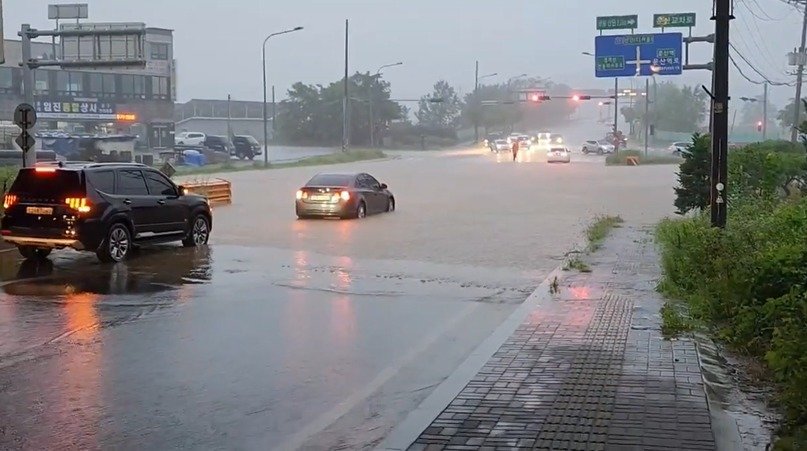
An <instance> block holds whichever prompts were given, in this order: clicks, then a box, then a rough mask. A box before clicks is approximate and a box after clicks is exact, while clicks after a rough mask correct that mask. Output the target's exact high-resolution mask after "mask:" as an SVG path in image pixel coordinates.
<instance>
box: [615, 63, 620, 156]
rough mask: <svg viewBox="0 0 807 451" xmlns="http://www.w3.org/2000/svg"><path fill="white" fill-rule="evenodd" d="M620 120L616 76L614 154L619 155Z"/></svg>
mask: <svg viewBox="0 0 807 451" xmlns="http://www.w3.org/2000/svg"><path fill="white" fill-rule="evenodd" d="M618 121H619V79H618V78H614V155H619V144H620V142H619V141H617V139H616V137H617V134H616V133H617V131H619V127H618V126H617V122H618Z"/></svg>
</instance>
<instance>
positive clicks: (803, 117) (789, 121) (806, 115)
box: [777, 100, 807, 131]
mask: <svg viewBox="0 0 807 451" xmlns="http://www.w3.org/2000/svg"><path fill="white" fill-rule="evenodd" d="M802 102H804V101H802ZM806 110H807V103H804V104H803V105H802V106H801V108H799V123H802V122H804V121H807V111H806ZM795 113H796V102H795V101H794V100H791V101H790V103H788V104H787V106H785V107H784V108H783V109H782V110H781V111H779V116H777V119H779V124H781V126H782V128H784V129H786V130H788V131H789V130H791V128H792V127H793V115H794V114H795Z"/></svg>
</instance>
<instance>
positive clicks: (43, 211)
mask: <svg viewBox="0 0 807 451" xmlns="http://www.w3.org/2000/svg"><path fill="white" fill-rule="evenodd" d="M25 212H26V213H28V214H29V215H52V214H53V208H52V207H27V208H26V209H25Z"/></svg>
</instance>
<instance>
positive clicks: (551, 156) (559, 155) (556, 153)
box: [546, 146, 572, 163]
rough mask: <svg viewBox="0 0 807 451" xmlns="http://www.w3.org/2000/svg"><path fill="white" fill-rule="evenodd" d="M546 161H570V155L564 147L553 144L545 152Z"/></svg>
mask: <svg viewBox="0 0 807 451" xmlns="http://www.w3.org/2000/svg"><path fill="white" fill-rule="evenodd" d="M546 162H547V163H571V162H572V155H571V152H569V149H568V148H566V147H559V146H553V147H551V148H550V149H549V150H548V151H547V152H546Z"/></svg>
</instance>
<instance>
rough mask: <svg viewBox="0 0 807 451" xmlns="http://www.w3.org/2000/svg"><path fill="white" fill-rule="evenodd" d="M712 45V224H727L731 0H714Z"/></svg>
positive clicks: (732, 16) (716, 225) (720, 225)
mask: <svg viewBox="0 0 807 451" xmlns="http://www.w3.org/2000/svg"><path fill="white" fill-rule="evenodd" d="M714 2H715V3H714V17H712V20H714V21H715V45H714V71H713V73H712V90H713V92H712V168H711V196H710V210H711V222H712V227H720V228H724V227H726V217H727V214H726V213H727V212H726V193H727V186H726V178H727V173H728V161H727V157H728V135H729V29H730V26H731V20H732V19H734V15H733V14H732V0H714Z"/></svg>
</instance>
